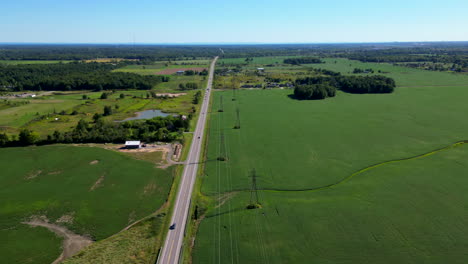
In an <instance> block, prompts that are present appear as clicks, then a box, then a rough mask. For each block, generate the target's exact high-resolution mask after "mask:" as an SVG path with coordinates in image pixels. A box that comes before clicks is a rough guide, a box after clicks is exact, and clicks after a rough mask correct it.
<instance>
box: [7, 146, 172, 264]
mask: <svg viewBox="0 0 468 264" xmlns="http://www.w3.org/2000/svg"><path fill="white" fill-rule="evenodd" d="M0 166H1V167H2V174H1V175H0V184H1V185H2V186H3V188H2V189H1V190H0V199H1V200H2V203H1V205H0V237H1V239H2V240H4V239H6V240H5V241H2V243H0V253H1V255H2V261H4V262H5V263H50V262H52V261H53V260H54V259H55V258H57V257H58V255H59V252H60V239H59V238H57V237H56V236H55V235H54V234H53V233H51V232H49V231H47V230H45V229H43V228H40V227H37V228H30V227H28V226H27V225H25V224H22V223H21V222H23V221H25V220H27V219H28V218H29V217H31V216H34V215H35V216H40V215H44V216H46V217H47V218H48V219H49V220H50V221H51V222H52V223H54V222H56V221H57V220H58V219H59V218H60V217H62V216H64V215H69V216H71V217H72V219H73V220H72V221H71V222H68V223H61V224H62V225H65V226H66V227H68V228H69V229H70V230H72V231H74V232H76V233H78V234H82V235H89V236H90V237H91V238H93V239H94V240H101V239H104V238H106V237H108V236H110V235H112V234H114V233H116V232H118V231H120V230H121V229H123V228H124V227H125V226H127V225H128V224H130V223H132V222H133V221H135V220H138V219H140V218H142V217H144V216H146V215H149V214H150V213H152V212H154V211H155V210H156V209H158V208H159V207H161V205H162V204H163V203H164V202H165V201H166V198H167V194H168V192H169V189H170V186H171V184H172V170H171V169H167V170H161V169H156V168H155V167H154V164H153V163H150V162H147V161H140V160H135V159H133V158H131V157H129V156H126V155H122V154H120V153H117V152H113V151H109V150H105V149H101V148H91V147H73V146H47V147H28V148H5V149H0ZM6 241H9V243H3V242H6ZM12 241H13V242H12ZM10 242H11V243H10Z"/></svg>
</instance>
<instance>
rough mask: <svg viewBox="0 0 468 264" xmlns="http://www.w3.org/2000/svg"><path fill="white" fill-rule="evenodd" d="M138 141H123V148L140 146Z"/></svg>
mask: <svg viewBox="0 0 468 264" xmlns="http://www.w3.org/2000/svg"><path fill="white" fill-rule="evenodd" d="M140 143H141V142H140V141H125V146H135V145H140Z"/></svg>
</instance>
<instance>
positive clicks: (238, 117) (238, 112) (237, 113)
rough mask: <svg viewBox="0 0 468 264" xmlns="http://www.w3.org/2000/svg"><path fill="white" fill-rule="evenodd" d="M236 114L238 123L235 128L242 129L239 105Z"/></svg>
mask: <svg viewBox="0 0 468 264" xmlns="http://www.w3.org/2000/svg"><path fill="white" fill-rule="evenodd" d="M236 115H237V119H236V124H235V125H234V129H240V110H239V107H237V109H236Z"/></svg>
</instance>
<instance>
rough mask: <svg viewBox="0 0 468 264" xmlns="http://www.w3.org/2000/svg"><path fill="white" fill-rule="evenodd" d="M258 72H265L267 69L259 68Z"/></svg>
mask: <svg viewBox="0 0 468 264" xmlns="http://www.w3.org/2000/svg"><path fill="white" fill-rule="evenodd" d="M257 71H258V72H264V71H265V68H257Z"/></svg>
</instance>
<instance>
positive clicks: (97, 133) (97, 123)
mask: <svg viewBox="0 0 468 264" xmlns="http://www.w3.org/2000/svg"><path fill="white" fill-rule="evenodd" d="M189 123H190V117H189V118H183V117H182V116H167V117H155V118H153V119H149V120H145V121H143V120H133V121H127V122H118V123H117V122H111V121H106V120H104V119H103V118H101V117H97V118H95V119H94V121H90V122H88V121H85V120H83V119H81V120H80V121H79V122H78V124H77V125H76V126H75V127H74V128H73V129H72V130H71V131H67V132H60V131H54V132H53V133H52V134H50V135H48V136H47V139H40V137H39V135H38V134H37V133H36V132H34V131H32V130H29V129H22V130H21V131H20V132H19V134H18V135H17V136H12V137H9V136H8V135H7V134H5V133H0V147H14V146H28V145H33V144H37V145H45V144H54V143H122V142H124V141H126V140H141V141H144V142H155V141H164V142H171V141H174V140H182V139H183V132H184V131H187V130H188V128H189Z"/></svg>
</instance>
